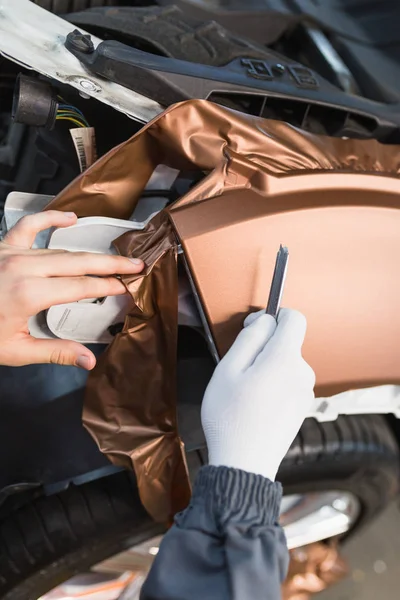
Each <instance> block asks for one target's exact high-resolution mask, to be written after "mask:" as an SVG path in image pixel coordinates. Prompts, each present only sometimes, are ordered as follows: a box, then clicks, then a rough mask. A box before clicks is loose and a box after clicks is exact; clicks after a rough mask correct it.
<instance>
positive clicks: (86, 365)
mask: <svg viewBox="0 0 400 600" xmlns="http://www.w3.org/2000/svg"><path fill="white" fill-rule="evenodd" d="M76 366H77V367H80V368H81V369H86V370H87V371H88V370H89V369H90V368H91V366H92V360H91V358H90V357H89V356H85V355H84V354H83V355H82V356H78V358H77V359H76Z"/></svg>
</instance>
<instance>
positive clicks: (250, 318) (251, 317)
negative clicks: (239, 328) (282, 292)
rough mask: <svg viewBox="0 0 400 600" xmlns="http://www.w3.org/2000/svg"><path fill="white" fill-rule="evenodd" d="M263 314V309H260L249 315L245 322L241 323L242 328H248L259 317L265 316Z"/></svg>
mask: <svg viewBox="0 0 400 600" xmlns="http://www.w3.org/2000/svg"><path fill="white" fill-rule="evenodd" d="M265 314H266V312H265V308H262V309H261V310H258V311H257V312H253V313H250V314H249V315H247V317H246V318H245V320H244V322H243V326H244V327H248V326H249V325H251V324H252V323H254V321H256V320H257V319H258V318H259V317H261V315H265Z"/></svg>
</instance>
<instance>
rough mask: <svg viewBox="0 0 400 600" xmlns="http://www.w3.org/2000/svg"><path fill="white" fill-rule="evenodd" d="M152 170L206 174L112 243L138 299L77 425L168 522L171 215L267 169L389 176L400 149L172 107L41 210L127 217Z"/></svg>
mask: <svg viewBox="0 0 400 600" xmlns="http://www.w3.org/2000/svg"><path fill="white" fill-rule="evenodd" d="M158 164H165V165H168V166H170V167H172V168H175V169H186V170H188V169H189V170H196V169H197V170H201V171H204V172H206V173H207V176H206V177H205V179H203V180H202V181H201V182H200V184H198V185H197V186H196V187H194V188H193V189H192V190H191V191H190V192H189V193H188V194H187V195H186V196H184V197H183V198H181V199H179V200H178V201H177V203H176V204H175V205H174V206H173V207H172V211H171V212H170V213H168V212H167V211H163V212H162V213H160V214H159V215H157V216H156V217H155V218H153V220H152V221H151V222H150V224H149V225H148V227H147V228H146V229H145V230H144V231H132V232H129V233H127V234H125V235H124V236H122V237H121V238H119V239H118V240H116V242H115V246H116V248H117V249H118V251H119V252H120V253H121V254H123V255H126V256H136V257H140V258H142V259H143V260H144V261H145V264H146V269H145V272H144V273H143V274H141V275H139V276H136V277H134V278H127V277H125V278H124V279H123V281H124V283H125V285H126V286H127V289H128V291H129V293H130V294H131V295H132V298H133V300H134V302H135V307H134V309H133V311H132V312H131V313H130V314H129V315H127V317H126V321H125V325H124V329H123V331H122V333H121V334H119V335H117V336H116V337H115V339H114V341H113V342H112V344H111V345H110V347H109V348H108V350H107V351H106V352H105V353H104V354H103V355H102V357H101V358H100V360H99V361H98V365H97V366H96V368H95V370H94V371H93V372H92V373H91V374H90V376H89V381H88V386H87V394H86V400H85V407H84V413H83V421H84V424H85V426H86V427H87V429H88V430H89V432H90V433H91V435H92V436H93V437H94V439H95V440H96V441H97V443H98V445H99V447H100V449H101V450H102V452H104V453H105V454H106V455H107V456H108V457H109V458H110V460H111V461H112V462H113V463H115V464H117V465H122V466H124V467H128V468H133V469H134V470H135V473H136V476H137V480H138V484H139V491H140V495H141V499H142V502H143V504H144V506H145V507H146V509H147V510H148V511H149V513H150V514H151V515H152V516H153V517H154V518H155V519H156V520H159V521H168V520H169V519H170V518H171V517H172V515H173V514H174V513H175V512H176V511H178V510H181V509H182V508H184V507H185V506H186V504H187V503H188V500H189V496H190V486H189V482H188V476H187V469H186V463H185V458H184V449H183V445H182V442H181V441H180V439H179V435H178V432H177V421H176V392H175V385H176V344H177V270H176V246H177V241H176V237H175V234H174V230H173V227H172V225H171V222H170V217H169V215H171V216H173V214H174V211H175V210H176V209H180V208H182V206H188V205H189V204H191V203H193V204H195V203H199V202H202V201H207V202H208V203H209V214H210V219H212V211H213V197H218V196H219V195H220V194H222V193H223V192H224V191H225V190H231V189H243V188H244V189H252V190H258V191H260V192H261V193H262V194H264V195H268V185H269V184H268V174H272V175H273V176H275V177H284V176H286V175H289V174H293V173H294V172H295V173H309V172H314V171H323V172H327V171H329V172H332V171H343V172H347V171H352V172H354V171H355V170H356V171H360V172H363V173H365V172H367V173H371V172H374V173H376V172H379V173H382V174H383V173H384V174H391V175H392V176H393V175H396V174H398V173H399V169H400V155H399V152H393V149H392V148H391V147H390V146H384V145H381V144H379V143H378V142H375V141H360V140H343V139H333V138H328V137H322V136H317V135H314V134H310V133H307V132H304V131H302V130H300V129H296V128H295V127H292V126H290V125H288V124H285V123H282V122H278V121H272V120H263V119H260V118H258V117H253V116H247V115H245V114H242V113H239V112H236V111H233V110H230V109H226V108H223V107H220V106H218V105H215V104H212V103H210V102H207V101H205V100H191V101H187V102H183V103H181V104H178V105H175V106H172V107H170V108H169V109H168V110H166V111H165V112H164V113H163V114H161V115H160V116H158V117H157V118H156V119H154V120H153V121H151V122H150V123H148V124H147V125H146V126H145V127H143V129H141V130H140V132H139V133H137V134H136V135H135V136H133V137H132V138H131V139H129V140H127V141H126V142H124V143H123V144H121V145H120V146H118V147H116V148H114V149H113V150H111V151H110V152H109V153H108V154H107V155H105V156H103V157H102V158H101V159H100V160H98V161H97V162H96V163H95V164H94V165H93V166H92V167H90V168H89V169H88V170H87V171H85V172H84V173H83V174H82V175H81V176H79V177H78V178H77V179H76V180H75V181H73V182H72V183H71V184H70V185H69V186H68V187H67V188H66V189H65V190H64V191H63V192H61V193H60V194H59V196H57V198H55V200H53V201H52V203H51V204H50V205H49V207H48V208H51V209H58V210H68V211H75V212H76V213H77V214H78V216H79V217H83V216H95V215H97V216H107V217H115V218H120V219H128V218H129V217H130V216H131V214H132V212H133V210H134V208H135V205H136V203H137V201H138V199H139V197H140V194H141V192H142V190H143V189H144V187H145V185H146V182H147V181H148V179H149V177H150V176H151V174H152V172H153V170H154V169H155V167H156V166H157V165H158Z"/></svg>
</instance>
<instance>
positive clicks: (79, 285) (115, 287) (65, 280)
mask: <svg viewBox="0 0 400 600" xmlns="http://www.w3.org/2000/svg"><path fill="white" fill-rule="evenodd" d="M125 292H126V288H125V286H124V285H123V283H122V282H121V281H119V279H117V278H115V277H52V278H46V279H43V280H40V281H39V282H38V280H37V279H35V278H32V280H31V282H30V283H28V284H27V285H26V287H25V290H24V292H23V294H24V296H25V301H24V305H25V306H27V307H29V314H30V315H33V314H36V313H38V312H39V311H41V310H44V309H46V308H49V307H50V306H54V305H55V304H67V303H68V302H77V301H78V300H85V299H87V298H103V297H104V296H118V295H120V294H124V293H125ZM20 300H22V299H20Z"/></svg>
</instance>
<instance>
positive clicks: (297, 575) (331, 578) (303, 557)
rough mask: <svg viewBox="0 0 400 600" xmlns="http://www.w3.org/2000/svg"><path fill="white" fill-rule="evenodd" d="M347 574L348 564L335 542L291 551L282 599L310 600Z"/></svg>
mask: <svg viewBox="0 0 400 600" xmlns="http://www.w3.org/2000/svg"><path fill="white" fill-rule="evenodd" d="M347 574H348V566H347V563H346V561H345V560H344V559H343V558H342V557H341V556H340V554H339V551H338V545H337V543H336V542H335V541H333V542H331V543H330V544H321V543H316V544H310V545H309V546H304V547H303V548H296V549H295V550H291V551H290V564H289V572H288V575H287V578H286V580H285V582H284V584H283V585H282V600H309V598H310V597H311V595H313V594H317V593H318V592H322V591H323V590H325V589H327V588H328V587H331V586H332V585H334V584H335V583H338V582H339V581H341V580H342V579H344V577H346V575H347Z"/></svg>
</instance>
